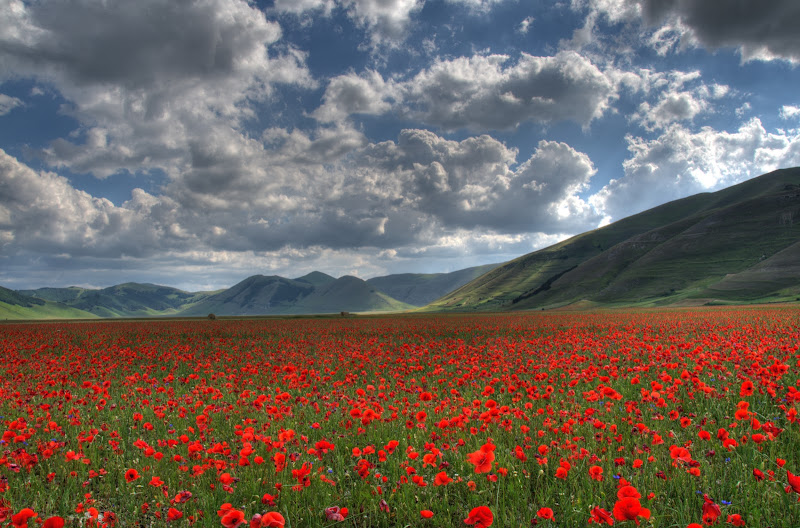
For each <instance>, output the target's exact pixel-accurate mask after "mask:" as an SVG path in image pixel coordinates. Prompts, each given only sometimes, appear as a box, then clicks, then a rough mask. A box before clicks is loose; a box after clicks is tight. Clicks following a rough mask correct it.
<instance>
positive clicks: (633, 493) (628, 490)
mask: <svg viewBox="0 0 800 528" xmlns="http://www.w3.org/2000/svg"><path fill="white" fill-rule="evenodd" d="M626 497H631V498H634V499H641V498H642V494H641V493H639V491H638V490H637V489H636V488H634V487H633V486H622V487H621V488H620V489H619V490H617V498H618V499H624V498H626Z"/></svg>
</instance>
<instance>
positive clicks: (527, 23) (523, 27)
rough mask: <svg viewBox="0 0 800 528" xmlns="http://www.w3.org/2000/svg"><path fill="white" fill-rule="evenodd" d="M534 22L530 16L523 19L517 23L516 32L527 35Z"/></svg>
mask: <svg viewBox="0 0 800 528" xmlns="http://www.w3.org/2000/svg"><path fill="white" fill-rule="evenodd" d="M534 20H536V19H535V18H533V17H532V16H529V17H525V19H524V20H523V21H522V22H520V23H519V26H517V32H519V33H522V34H527V33H528V31H529V30H530V29H531V25H532V24H533V22H534Z"/></svg>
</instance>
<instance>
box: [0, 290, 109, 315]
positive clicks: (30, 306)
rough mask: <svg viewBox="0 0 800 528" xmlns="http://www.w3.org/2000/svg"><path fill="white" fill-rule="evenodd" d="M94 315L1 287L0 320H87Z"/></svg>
mask: <svg viewBox="0 0 800 528" xmlns="http://www.w3.org/2000/svg"><path fill="white" fill-rule="evenodd" d="M91 317H95V316H94V315H93V314H91V313H88V312H85V311H82V310H78V309H75V308H71V307H69V306H66V305H64V304H61V303H57V302H52V301H46V300H44V299H37V298H34V297H30V296H27V295H23V294H21V293H20V292H15V291H13V290H9V289H8V288H3V287H2V286H0V319H75V318H78V319H85V318H91Z"/></svg>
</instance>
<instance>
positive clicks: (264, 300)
mask: <svg viewBox="0 0 800 528" xmlns="http://www.w3.org/2000/svg"><path fill="white" fill-rule="evenodd" d="M313 291H314V285H313V284H311V283H309V282H301V281H297V280H292V279H287V278H284V277H279V276H277V275H273V276H269V277H266V276H264V275H254V276H252V277H248V278H246V279H245V280H243V281H241V282H239V283H238V284H235V285H234V286H232V287H230V288H228V289H227V290H223V291H221V292H219V293H217V294H215V295H211V296H209V297H208V298H206V299H204V300H202V301H200V302H197V303H195V304H194V305H192V306H191V307H189V308H187V309H185V310H183V311H182V312H181V314H182V315H207V314H209V313H213V314H216V315H261V314H281V313H286V311H287V310H288V309H289V308H291V307H292V306H294V304H295V303H296V302H297V301H298V300H299V299H302V298H303V297H305V296H307V295H309V294H310V293H311V292H313Z"/></svg>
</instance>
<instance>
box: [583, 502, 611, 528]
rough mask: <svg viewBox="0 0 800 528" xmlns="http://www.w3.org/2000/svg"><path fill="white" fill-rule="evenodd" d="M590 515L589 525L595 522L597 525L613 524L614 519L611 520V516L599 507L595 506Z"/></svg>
mask: <svg viewBox="0 0 800 528" xmlns="http://www.w3.org/2000/svg"><path fill="white" fill-rule="evenodd" d="M590 514H591V517H589V524H592V523H593V522H596V523H597V524H603V523H606V524H607V525H609V526H612V525H613V524H614V519H612V518H611V514H610V513H609V512H607V511H606V510H604V509H603V508H601V507H600V506H595V507H594V508H592V511H591V512H590Z"/></svg>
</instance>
